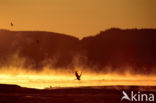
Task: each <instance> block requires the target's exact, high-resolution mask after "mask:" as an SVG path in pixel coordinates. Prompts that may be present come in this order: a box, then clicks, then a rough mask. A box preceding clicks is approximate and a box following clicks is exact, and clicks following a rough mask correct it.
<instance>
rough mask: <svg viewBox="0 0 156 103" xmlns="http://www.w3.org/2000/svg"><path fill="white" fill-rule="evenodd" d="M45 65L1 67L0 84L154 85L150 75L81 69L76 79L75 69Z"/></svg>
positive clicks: (154, 81) (40, 85) (155, 78)
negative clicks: (80, 75)
mask: <svg viewBox="0 0 156 103" xmlns="http://www.w3.org/2000/svg"><path fill="white" fill-rule="evenodd" d="M54 70H55V69H50V68H48V67H45V68H44V69H43V70H42V71H39V72H37V71H34V70H29V69H28V70H26V69H23V68H14V67H9V68H7V69H6V68H1V69H0V84H17V85H20V86H22V87H29V88H38V89H44V88H47V87H50V86H51V87H54V88H57V87H58V88H59V87H79V86H106V85H110V86H111V85H141V86H155V85H156V77H155V76H152V75H148V76H145V75H132V74H130V73H126V74H122V75H119V74H117V73H100V74H96V73H94V72H91V71H90V72H88V71H83V73H82V78H81V79H82V80H80V81H78V80H76V77H75V75H74V72H75V71H68V70H67V71H63V70H62V71H61V70H55V71H54Z"/></svg>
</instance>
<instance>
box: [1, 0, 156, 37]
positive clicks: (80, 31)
mask: <svg viewBox="0 0 156 103" xmlns="http://www.w3.org/2000/svg"><path fill="white" fill-rule="evenodd" d="M11 21H12V22H13V23H14V25H15V26H14V27H12V28H11V27H10V22H11ZM110 27H120V28H136V27H137V28H156V0H0V28H1V29H11V30H45V31H53V32H60V33H66V34H70V35H74V36H77V37H84V36H88V35H94V34H97V33H98V32H99V31H101V30H105V29H107V28H110Z"/></svg>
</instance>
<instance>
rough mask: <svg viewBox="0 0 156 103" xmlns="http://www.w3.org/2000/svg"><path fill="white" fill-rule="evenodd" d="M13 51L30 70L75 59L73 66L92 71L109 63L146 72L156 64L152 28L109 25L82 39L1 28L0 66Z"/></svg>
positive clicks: (155, 31) (70, 63) (67, 64)
mask: <svg viewBox="0 0 156 103" xmlns="http://www.w3.org/2000/svg"><path fill="white" fill-rule="evenodd" d="M15 53H17V54H18V55H19V57H21V58H25V64H24V66H25V67H27V66H29V65H31V66H32V67H33V68H34V69H40V68H42V67H43V66H44V65H46V63H50V64H52V66H54V67H56V68H57V67H63V68H68V67H70V68H72V67H74V65H75V59H76V58H77V60H78V63H76V64H77V65H78V64H79V65H82V66H84V67H89V68H90V69H92V70H94V69H96V70H98V71H102V70H103V68H104V67H105V66H107V65H111V66H112V67H113V70H117V71H118V70H119V71H121V68H120V67H124V66H132V67H134V72H136V73H145V74H146V73H147V74H148V73H150V72H151V71H152V73H153V71H154V69H152V67H153V68H154V67H155V66H156V29H125V30H121V29H118V28H111V29H108V30H106V31H101V32H100V33H99V34H97V35H95V36H90V37H85V38H83V39H82V40H79V39H78V38H76V37H72V36H68V35H64V34H59V33H53V32H42V31H8V30H1V31H0V66H3V65H8V60H9V59H8V58H10V57H11V56H12V55H13V54H15ZM119 68H120V69H119ZM151 69H152V70H151ZM123 70H124V69H123ZM154 73H156V71H155V72H154Z"/></svg>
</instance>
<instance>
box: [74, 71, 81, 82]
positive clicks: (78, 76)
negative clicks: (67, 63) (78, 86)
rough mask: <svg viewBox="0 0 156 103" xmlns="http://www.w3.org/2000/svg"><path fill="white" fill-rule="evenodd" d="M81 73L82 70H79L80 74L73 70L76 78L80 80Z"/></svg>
mask: <svg viewBox="0 0 156 103" xmlns="http://www.w3.org/2000/svg"><path fill="white" fill-rule="evenodd" d="M81 75H82V72H81V74H78V72H77V71H76V72H75V76H76V79H77V80H81Z"/></svg>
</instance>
